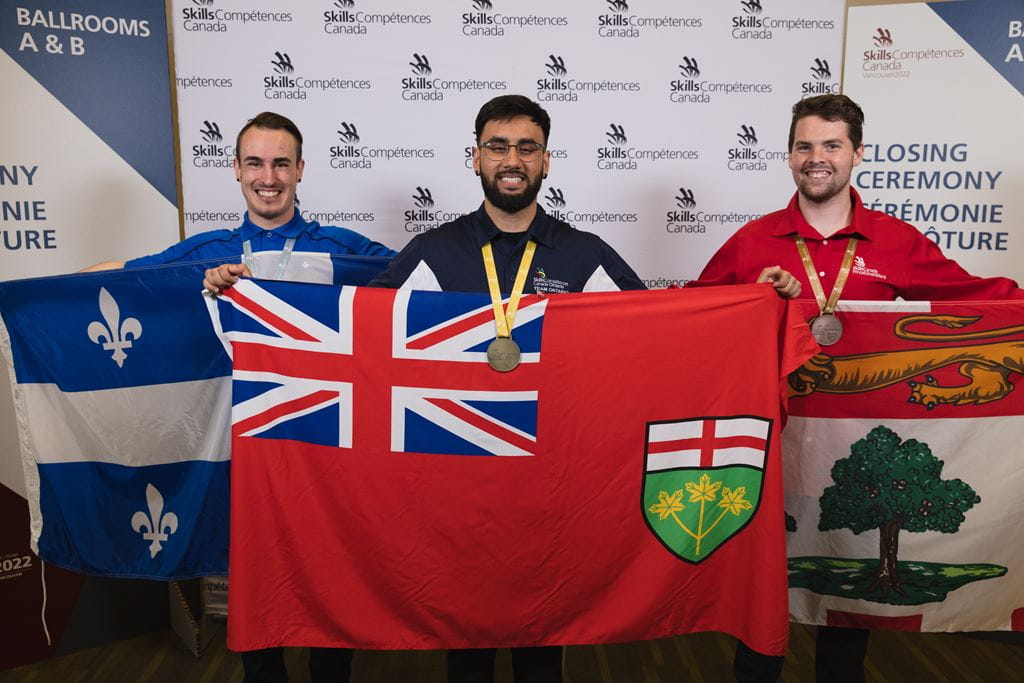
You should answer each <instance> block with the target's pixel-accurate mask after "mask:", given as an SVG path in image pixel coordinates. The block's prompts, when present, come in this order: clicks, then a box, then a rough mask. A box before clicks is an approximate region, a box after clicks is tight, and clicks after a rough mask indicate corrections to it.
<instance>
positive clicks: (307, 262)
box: [86, 112, 395, 291]
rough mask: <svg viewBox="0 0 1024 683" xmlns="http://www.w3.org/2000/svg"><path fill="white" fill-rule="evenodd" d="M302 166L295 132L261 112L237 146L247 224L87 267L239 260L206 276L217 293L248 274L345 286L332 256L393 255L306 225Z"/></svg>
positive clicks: (337, 231)
mask: <svg viewBox="0 0 1024 683" xmlns="http://www.w3.org/2000/svg"><path fill="white" fill-rule="evenodd" d="M304 167H305V161H304V160H303V158H302V133H300V132H299V129H298V127H297V126H296V125H295V124H294V123H293V122H292V121H291V120H290V119H288V118H286V117H284V116H281V115H280V114H275V113H273V112H263V113H262V114H258V115H257V116H255V117H253V118H252V119H251V120H250V121H249V122H248V123H246V124H245V126H243V127H242V130H240V131H239V132H238V138H237V140H236V144H235V159H234V170H235V178H236V180H238V182H239V183H241V187H242V196H243V197H244V198H245V205H246V209H247V210H246V213H245V220H244V221H243V223H242V225H240V226H239V227H237V228H235V229H234V230H211V231H209V232H204V233H200V234H198V235H194V236H192V237H190V238H188V239H187V240H185V241H183V242H179V243H178V244H175V245H173V246H171V247H169V248H167V249H165V250H164V251H161V252H160V253H157V254H151V255H149V256H143V257H141V258H136V259H131V260H129V261H124V262H121V261H107V262H104V263H98V264H96V265H95V266H91V267H90V268H86V270H105V269H109V268H121V267H127V268H136V267H139V266H152V265H162V264H165V263H183V262H187V261H204V260H207V259H226V258H230V259H233V260H234V261H235V262H234V263H231V264H225V265H222V266H219V267H217V268H211V269H210V270H208V271H207V272H206V275H207V280H206V283H205V284H206V286H207V289H210V290H211V291H219V290H220V289H223V288H225V287H229V286H231V285H232V284H234V283H235V282H237V281H238V278H239V277H240V276H246V275H255V276H257V277H262V278H267V279H276V280H294V281H297V282H322V283H338V284H340V277H341V274H340V273H336V272H335V266H334V265H333V264H332V259H331V255H332V254H354V255H360V256H386V257H390V256H393V255H394V253H395V252H394V251H392V250H391V249H388V248H387V247H385V246H384V245H382V244H379V243H377V242H373V241H371V240H369V239H367V238H365V237H363V236H362V235H360V234H359V233H357V232H354V231H352V230H348V229H346V228H338V227H334V226H328V225H320V224H319V223H316V222H309V221H306V220H304V219H303V218H302V216H301V215H300V214H299V211H298V210H297V208H296V206H295V192H296V187H297V185H298V183H300V182H302V172H303V169H304Z"/></svg>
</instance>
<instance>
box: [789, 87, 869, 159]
mask: <svg viewBox="0 0 1024 683" xmlns="http://www.w3.org/2000/svg"><path fill="white" fill-rule="evenodd" d="M808 116H818V117H821V118H823V119H825V120H826V121H844V122H846V128H847V130H848V131H849V134H850V142H851V143H853V148H854V149H857V148H858V147H860V143H861V141H862V140H863V138H864V111H863V110H862V109H861V108H860V106H859V105H858V104H857V103H856V102H854V101H853V100H851V99H850V98H849V97H847V96H846V95H817V96H815V97H808V98H807V99H805V100H800V101H799V102H797V103H796V104H794V105H793V121H792V122H790V124H789V147H788V148H787V149H789V151H793V137H794V135H795V133H796V122H797V121H799V120H800V119H802V118H806V117H808Z"/></svg>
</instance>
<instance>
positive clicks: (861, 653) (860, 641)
mask: <svg viewBox="0 0 1024 683" xmlns="http://www.w3.org/2000/svg"><path fill="white" fill-rule="evenodd" d="M870 636H871V631H869V630H867V629H864V628H841V627H839V626H819V627H818V637H817V642H816V644H815V646H814V678H815V680H816V681H818V683H864V659H865V657H867V654H868V639H869V638H870ZM784 659H785V658H784V657H772V656H770V655H763V654H761V653H760V652H755V651H754V650H751V649H750V648H749V647H747V646H746V644H744V643H743V642H742V641H737V642H736V658H735V659H734V660H733V665H732V670H733V673H734V674H735V675H736V680H737V681H739V683H771V682H772V681H777V680H778V679H779V676H780V675H781V674H782V663H783V661H784Z"/></svg>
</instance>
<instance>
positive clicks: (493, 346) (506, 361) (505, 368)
mask: <svg viewBox="0 0 1024 683" xmlns="http://www.w3.org/2000/svg"><path fill="white" fill-rule="evenodd" d="M520 358H522V353H521V352H520V351H519V344H516V342H515V340H514V339H512V337H495V339H494V341H492V342H491V343H490V344H488V346H487V364H488V365H490V366H491V367H492V368H494V369H495V370H497V371H498V372H511V371H512V370H515V369H516V366H517V365H519V359H520Z"/></svg>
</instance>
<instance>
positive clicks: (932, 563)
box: [783, 302, 1024, 631]
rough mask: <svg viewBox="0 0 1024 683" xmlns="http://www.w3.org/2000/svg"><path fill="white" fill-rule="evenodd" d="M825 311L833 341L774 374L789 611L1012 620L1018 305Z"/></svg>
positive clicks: (1023, 414)
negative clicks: (780, 402)
mask: <svg viewBox="0 0 1024 683" xmlns="http://www.w3.org/2000/svg"><path fill="white" fill-rule="evenodd" d="M812 307H813V302H812V303H810V304H809V305H808V311H807V312H808V313H811V312H812V311H811V308H812ZM840 315H841V317H842V320H843V324H844V329H845V331H844V333H843V337H842V339H841V340H840V341H839V342H838V343H837V344H835V345H834V346H830V347H827V349H826V350H824V351H823V353H821V354H820V355H817V356H815V357H814V358H813V359H811V360H810V361H809V362H808V363H806V364H805V365H804V367H802V368H801V369H800V370H799V371H798V372H797V373H795V374H794V375H793V376H792V377H791V378H790V387H791V391H792V392H794V393H795V394H796V395H795V396H794V397H792V398H791V399H790V402H789V408H790V413H791V417H790V419H789V424H788V426H787V428H786V430H785V432H784V435H783V452H784V453H785V459H786V467H785V491H786V512H787V513H788V514H789V515H790V516H791V519H790V520H789V524H788V525H787V526H788V527H789V529H790V531H791V533H790V534H789V542H788V546H789V547H788V553H789V586H790V611H791V613H792V616H793V618H794V619H795V620H797V621H801V622H804V623H811V624H830V625H837V626H863V627H869V628H891V629H901V630H912V631H996V630H1010V629H1012V630H1024V549H1022V548H1021V544H1020V543H1019V542H1018V541H1019V533H1018V532H1017V531H1016V526H1015V525H1016V521H1015V520H1018V519H1020V517H1021V515H1022V514H1024V503H1022V502H1021V496H1020V490H1021V486H1024V469H1022V468H1021V448H1020V436H1021V434H1022V433H1024V395H1022V394H1021V391H1020V389H1019V388H1017V389H1016V390H1015V389H1014V383H1016V382H1018V381H1019V380H1020V374H1021V372H1024V325H1022V324H1021V323H1022V321H1024V304H1021V303H1018V302H999V303H931V304H928V303H917V304H913V305H908V304H905V303H888V302H886V303H860V304H858V303H857V302H853V303H848V304H846V305H845V306H844V307H843V309H842V310H841V313H840ZM794 525H795V529H794Z"/></svg>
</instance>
